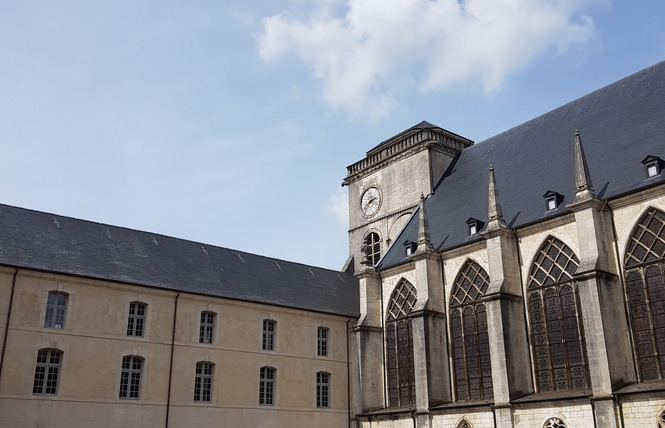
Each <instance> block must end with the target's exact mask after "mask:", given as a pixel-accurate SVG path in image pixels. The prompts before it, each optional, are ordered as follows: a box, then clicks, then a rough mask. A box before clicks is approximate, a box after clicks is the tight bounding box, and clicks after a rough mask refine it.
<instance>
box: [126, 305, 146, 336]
mask: <svg viewBox="0 0 665 428" xmlns="http://www.w3.org/2000/svg"><path fill="white" fill-rule="evenodd" d="M147 307H148V305H147V304H145V303H143V302H131V303H130V304H129V314H128V315H127V336H136V337H143V332H144V331H145V313H146V308H147Z"/></svg>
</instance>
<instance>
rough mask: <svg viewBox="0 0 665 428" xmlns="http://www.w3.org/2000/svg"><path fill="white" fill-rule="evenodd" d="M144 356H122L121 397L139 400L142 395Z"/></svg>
mask: <svg viewBox="0 0 665 428" xmlns="http://www.w3.org/2000/svg"><path fill="white" fill-rule="evenodd" d="M142 373H143V358H141V357H139V356H138V355H127V356H125V357H122V373H121V374H120V393H119V395H118V396H119V398H129V399H135V400H137V399H138V398H139V397H140V395H141V374H142Z"/></svg>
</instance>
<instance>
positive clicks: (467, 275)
mask: <svg viewBox="0 0 665 428" xmlns="http://www.w3.org/2000/svg"><path fill="white" fill-rule="evenodd" d="M489 283H490V277H489V275H488V274H487V271H485V269H483V267H482V266H480V264H478V263H477V262H475V261H474V260H472V259H467V261H466V262H465V263H464V264H463V265H462V268H461V269H460V270H459V273H458V274H457V277H456V278H455V282H454V285H453V289H452V292H451V295H450V305H449V314H450V320H449V323H450V333H451V350H452V352H451V357H452V379H453V385H452V387H453V391H454V393H455V401H457V402H469V401H481V400H490V401H493V400H494V385H493V383H492V365H491V361H490V360H491V356H490V349H489V331H488V320H487V309H486V308H485V305H484V304H483V302H482V297H483V296H484V295H485V293H486V292H487V288H488V287H489Z"/></svg>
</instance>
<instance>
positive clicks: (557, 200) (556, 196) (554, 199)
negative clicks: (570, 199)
mask: <svg viewBox="0 0 665 428" xmlns="http://www.w3.org/2000/svg"><path fill="white" fill-rule="evenodd" d="M543 198H545V203H546V205H545V208H546V210H547V211H554V210H555V209H557V208H558V207H559V205H561V202H563V195H562V194H561V193H558V192H555V191H553V190H548V191H547V192H546V193H545V194H544V195H543Z"/></svg>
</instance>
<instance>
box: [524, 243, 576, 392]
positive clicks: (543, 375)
mask: <svg viewBox="0 0 665 428" xmlns="http://www.w3.org/2000/svg"><path fill="white" fill-rule="evenodd" d="M579 263H580V262H579V259H578V258H577V256H576V255H575V253H573V250H571V249H570V248H569V247H568V246H567V245H566V244H564V243H563V242H561V241H559V240H558V239H556V238H554V237H552V236H549V237H548V238H547V239H546V240H545V243H544V244H543V245H542V246H541V247H540V250H539V251H538V254H537V255H536V258H535V259H534V261H533V265H532V266H531V272H530V275H529V283H528V289H527V292H528V310H529V316H530V320H531V332H530V333H531V343H532V345H533V360H534V364H535V369H536V385H537V390H538V392H548V391H559V390H571V389H582V388H587V387H589V374H588V372H589V370H588V367H587V355H586V344H585V342H584V325H583V323H582V311H581V308H580V300H579V293H578V290H577V283H576V282H575V281H572V277H573V275H574V274H575V271H576V270H577V267H578V266H579Z"/></svg>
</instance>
